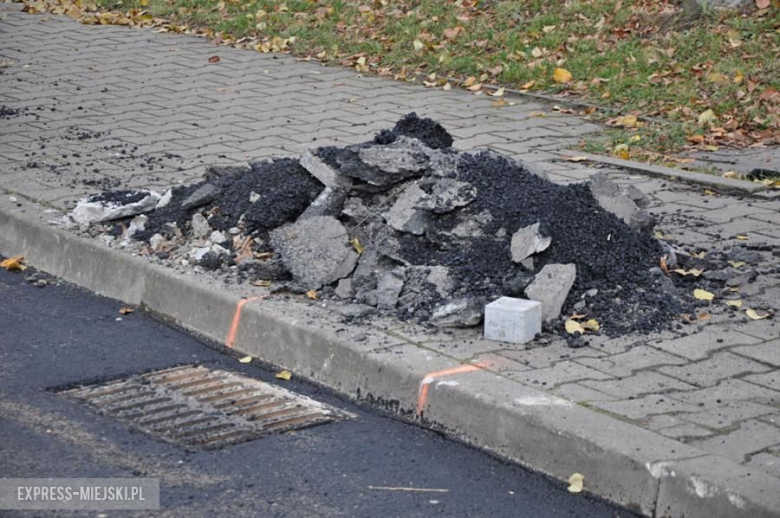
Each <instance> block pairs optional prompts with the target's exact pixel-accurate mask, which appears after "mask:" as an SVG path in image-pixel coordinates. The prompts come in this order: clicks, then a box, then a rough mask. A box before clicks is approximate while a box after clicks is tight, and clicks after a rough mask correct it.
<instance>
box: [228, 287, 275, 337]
mask: <svg viewBox="0 0 780 518" xmlns="http://www.w3.org/2000/svg"><path fill="white" fill-rule="evenodd" d="M266 297H267V295H263V296H260V297H247V298H245V299H241V300H239V301H238V304H237V305H236V312H235V313H234V314H233V321H232V322H231V323H230V330H229V331H228V334H227V336H226V337H225V345H226V346H227V347H228V348H230V349H232V348H233V344H234V343H235V342H236V334H237V333H238V325H239V324H240V323H241V310H242V309H244V306H246V304H247V303H248V302H252V301H253V300H262V299H264V298H266Z"/></svg>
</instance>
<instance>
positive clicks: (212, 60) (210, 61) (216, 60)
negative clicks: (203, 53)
mask: <svg viewBox="0 0 780 518" xmlns="http://www.w3.org/2000/svg"><path fill="white" fill-rule="evenodd" d="M219 62H220V59H219V56H211V57H210V58H209V63H219Z"/></svg>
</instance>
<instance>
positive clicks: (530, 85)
mask: <svg viewBox="0 0 780 518" xmlns="http://www.w3.org/2000/svg"><path fill="white" fill-rule="evenodd" d="M535 83H536V81H528V82H527V83H524V84H523V85H522V86H520V89H521V90H529V89H530V88H531V87H532V86H533V85H534V84H535Z"/></svg>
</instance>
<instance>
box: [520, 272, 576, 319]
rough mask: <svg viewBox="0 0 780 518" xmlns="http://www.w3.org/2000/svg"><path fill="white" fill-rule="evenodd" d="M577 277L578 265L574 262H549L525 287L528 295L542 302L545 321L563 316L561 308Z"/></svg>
mask: <svg viewBox="0 0 780 518" xmlns="http://www.w3.org/2000/svg"><path fill="white" fill-rule="evenodd" d="M576 277H577V267H576V266H575V265H573V264H548V265H546V266H545V267H544V268H542V270H541V271H540V272H539V273H537V274H536V277H534V280H533V281H532V282H531V284H530V285H529V286H528V287H527V288H526V289H525V295H526V297H528V298H529V299H530V300H535V301H537V302H541V303H542V320H543V321H544V322H551V321H553V320H556V319H557V318H558V317H559V316H561V308H562V307H563V303H564V302H566V297H567V296H568V295H569V291H570V290H571V287H572V286H573V285H574V280H575V278H576Z"/></svg>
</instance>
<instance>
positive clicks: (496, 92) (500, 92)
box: [488, 86, 504, 97]
mask: <svg viewBox="0 0 780 518" xmlns="http://www.w3.org/2000/svg"><path fill="white" fill-rule="evenodd" d="M488 95H490V96H492V97H501V96H502V95H504V87H503V86H502V87H501V88H499V89H498V90H496V91H495V92H493V93H489V94H488Z"/></svg>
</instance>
